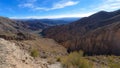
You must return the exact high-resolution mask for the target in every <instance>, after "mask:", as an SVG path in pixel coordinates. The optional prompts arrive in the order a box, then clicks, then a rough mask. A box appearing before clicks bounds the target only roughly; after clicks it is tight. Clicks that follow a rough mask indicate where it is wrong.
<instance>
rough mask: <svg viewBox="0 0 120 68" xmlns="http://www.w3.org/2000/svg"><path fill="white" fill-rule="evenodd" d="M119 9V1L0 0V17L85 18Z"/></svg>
mask: <svg viewBox="0 0 120 68" xmlns="http://www.w3.org/2000/svg"><path fill="white" fill-rule="evenodd" d="M118 9H120V0H0V16H4V17H9V18H15V19H28V18H36V19H41V18H62V17H86V16H89V15H91V14H94V13H96V12H98V11H103V10H104V11H108V12H109V11H115V10H118Z"/></svg>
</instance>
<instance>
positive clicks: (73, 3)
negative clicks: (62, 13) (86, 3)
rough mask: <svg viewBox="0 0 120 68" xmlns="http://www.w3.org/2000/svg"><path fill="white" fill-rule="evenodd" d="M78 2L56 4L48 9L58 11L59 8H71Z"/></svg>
mask: <svg viewBox="0 0 120 68" xmlns="http://www.w3.org/2000/svg"><path fill="white" fill-rule="evenodd" d="M78 3H79V2H78V1H67V2H62V1H61V2H58V3H56V4H54V5H53V7H52V8H50V9H59V8H64V7H67V6H73V5H76V4H78Z"/></svg>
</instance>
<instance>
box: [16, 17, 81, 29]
mask: <svg viewBox="0 0 120 68" xmlns="http://www.w3.org/2000/svg"><path fill="white" fill-rule="evenodd" d="M78 19H80V18H57V19H14V20H15V21H17V22H19V23H24V24H26V25H28V26H29V29H32V30H39V29H44V28H47V27H50V26H56V25H63V24H68V23H71V22H73V21H77V20H78ZM20 21H21V22H20Z"/></svg>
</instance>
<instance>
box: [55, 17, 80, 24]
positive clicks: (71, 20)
mask: <svg viewBox="0 0 120 68" xmlns="http://www.w3.org/2000/svg"><path fill="white" fill-rule="evenodd" d="M79 19H80V17H68V18H56V19H55V20H63V21H67V22H68V24H69V22H70V23H71V22H75V21H77V20H79Z"/></svg>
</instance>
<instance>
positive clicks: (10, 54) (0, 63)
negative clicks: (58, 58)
mask: <svg viewBox="0 0 120 68" xmlns="http://www.w3.org/2000/svg"><path fill="white" fill-rule="evenodd" d="M0 68H46V67H45V66H44V67H42V63H39V64H37V63H36V61H35V60H34V59H33V58H32V57H31V56H30V55H29V54H28V53H27V52H25V51H24V50H21V49H20V48H19V47H18V46H16V45H15V43H12V42H9V41H6V40H4V39H1V38H0Z"/></svg>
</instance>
